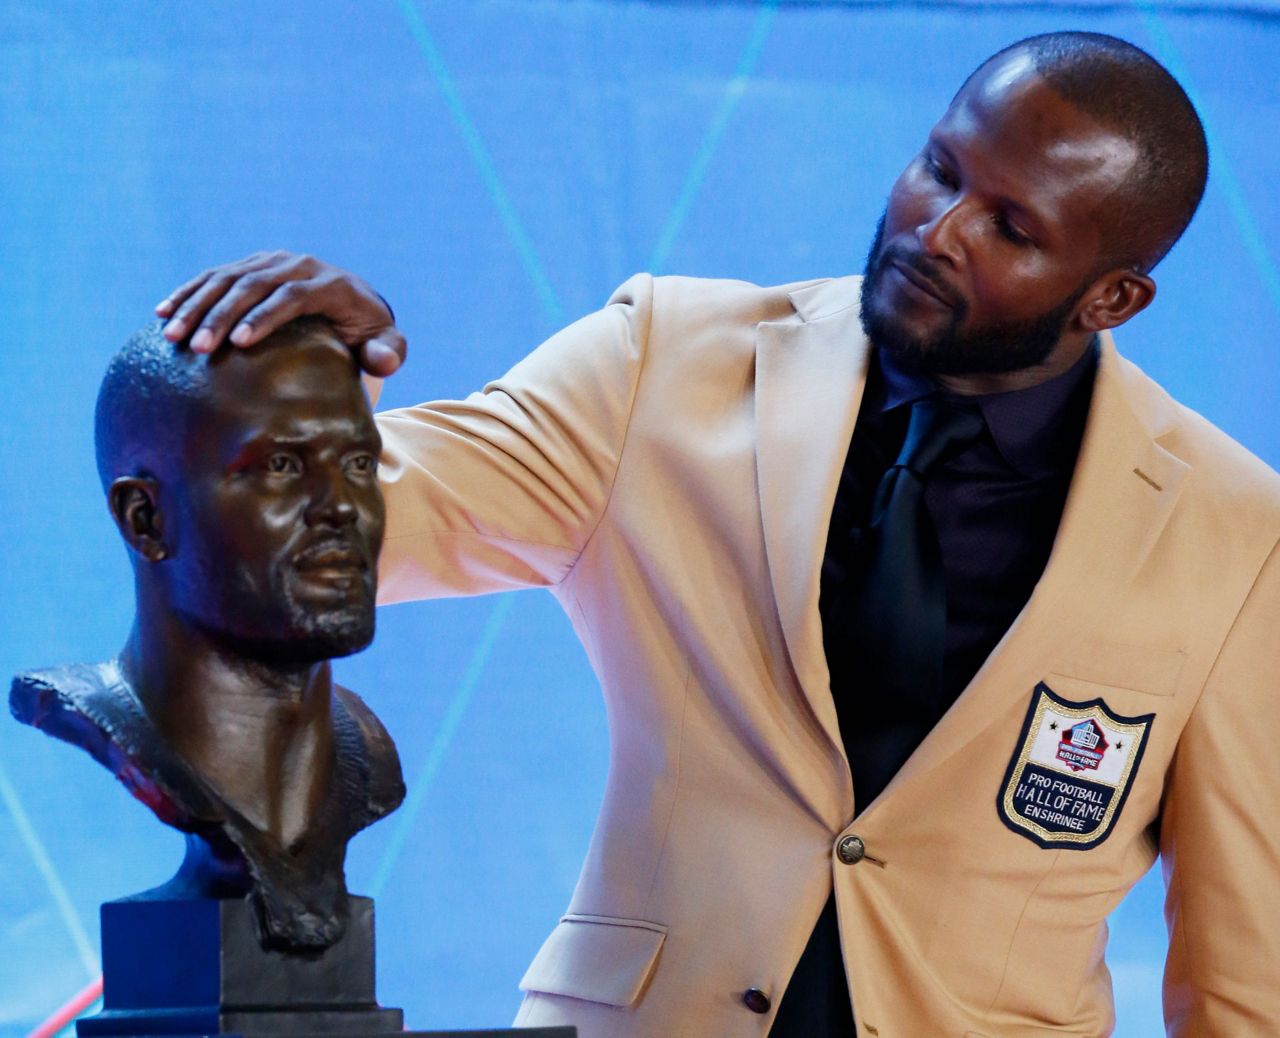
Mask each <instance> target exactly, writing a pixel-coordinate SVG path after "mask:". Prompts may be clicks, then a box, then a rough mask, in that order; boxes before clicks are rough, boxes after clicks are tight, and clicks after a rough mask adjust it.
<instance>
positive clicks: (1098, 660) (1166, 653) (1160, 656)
mask: <svg viewBox="0 0 1280 1038" xmlns="http://www.w3.org/2000/svg"><path fill="white" fill-rule="evenodd" d="M1186 660H1187V656H1186V653H1184V652H1182V651H1181V650H1178V649H1152V648H1146V647H1143V646H1137V645H1124V644H1121V643H1119V642H1090V643H1088V644H1086V645H1081V646H1079V647H1077V648H1075V649H1073V650H1072V651H1070V652H1067V653H1064V654H1063V655H1062V656H1061V657H1059V658H1058V659H1057V660H1055V661H1054V663H1053V665H1052V666H1051V667H1050V668H1049V674H1048V676H1047V680H1048V683H1049V685H1050V686H1053V679H1054V677H1058V676H1061V677H1065V678H1066V679H1067V680H1068V681H1074V682H1080V683H1083V684H1087V685H1097V686H1099V687H1100V688H1102V689H1107V688H1118V689H1123V690H1125V691H1128V692H1145V693H1146V694H1147V695H1152V696H1171V695H1173V694H1174V692H1175V691H1176V689H1177V685H1178V678H1179V676H1180V675H1181V674H1182V665H1183V664H1184V663H1185V662H1186Z"/></svg>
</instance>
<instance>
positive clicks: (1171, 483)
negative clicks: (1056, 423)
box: [873, 335, 1189, 806]
mask: <svg viewBox="0 0 1280 1038" xmlns="http://www.w3.org/2000/svg"><path fill="white" fill-rule="evenodd" d="M1139 380H1143V376H1142V375H1141V374H1140V373H1139V372H1137V370H1136V369H1134V368H1133V367H1132V366H1131V365H1129V364H1128V362H1126V361H1124V360H1122V359H1121V358H1120V357H1119V356H1118V355H1117V354H1116V352H1115V347H1114V345H1113V344H1112V342H1111V338H1110V336H1109V335H1108V336H1104V338H1103V348H1102V355H1101V358H1100V363H1099V368H1098V374H1097V381H1096V382H1095V385H1094V392H1093V400H1092V403H1091V405H1090V409H1089V417H1088V421H1087V424H1086V426H1085V434H1084V440H1083V442H1082V443H1081V446H1080V457H1079V459H1078V461H1077V462H1076V470H1075V473H1074V475H1073V476H1072V481H1071V489H1070V491H1069V493H1068V497H1067V503H1066V507H1065V508H1064V510H1063V513H1062V521H1061V524H1060V525H1059V528H1058V535H1057V538H1056V540H1055V541H1054V546H1053V552H1052V554H1051V555H1050V558H1049V562H1048V565H1047V566H1046V567H1045V571H1044V574H1043V576H1042V577H1041V578H1040V582H1039V583H1038V584H1037V585H1036V589H1035V592H1034V593H1033V594H1032V596H1031V599H1030V601H1028V603H1027V605H1026V607H1025V608H1024V609H1023V610H1022V613H1021V614H1020V615H1019V616H1018V618H1017V620H1015V621H1014V623H1013V625H1012V626H1011V627H1010V628H1009V630H1008V632H1006V634H1005V636H1004V638H1003V639H1002V640H1001V641H1000V644H999V645H997V646H996V648H995V650H994V651H993V652H992V653H991V655H990V657H988V659H987V661H986V663H985V664H984V665H983V667H982V669H981V670H979V672H978V673H977V675H976V676H975V677H974V679H973V681H971V682H970V684H969V686H968V688H967V689H966V690H965V691H964V693H963V694H962V695H961V696H960V698H959V699H958V700H957V701H956V703H955V704H954V705H953V706H952V708H951V709H950V710H949V711H948V712H947V714H946V715H945V716H944V717H943V718H942V720H941V721H940V722H939V723H938V724H937V725H936V726H935V727H934V729H933V731H932V732H931V733H930V734H929V736H928V738H927V739H925V741H924V742H923V743H922V744H921V745H920V747H919V749H917V750H916V752H915V753H914V754H913V755H912V756H911V758H910V759H909V760H908V761H907V763H906V764H905V765H904V766H903V768H902V770H901V771H899V773H898V774H897V776H896V777H895V778H894V780H893V781H892V782H891V783H890V784H889V786H888V788H887V789H886V790H885V791H884V793H883V794H882V795H881V799H883V797H885V796H888V795H890V794H892V793H894V792H895V791H897V790H900V789H901V788H902V787H903V786H904V785H905V784H907V783H910V782H911V781H913V779H915V778H916V777H917V776H921V775H923V774H925V773H927V772H928V771H929V770H930V769H932V768H934V767H936V766H937V765H939V764H940V763H942V762H944V761H945V760H947V759H948V758H949V757H951V756H952V755H954V754H956V753H958V752H960V751H961V750H963V749H964V748H965V747H966V746H967V745H968V744H969V743H970V742H972V741H973V740H974V739H975V738H977V737H978V736H979V735H981V734H982V732H983V730H985V729H986V728H987V727H989V726H990V725H991V724H993V723H995V720H996V719H997V718H998V717H1000V716H1001V714H1002V713H1003V712H1004V711H1005V710H1006V709H1007V707H1008V706H1009V705H1010V703H1011V702H1012V701H1013V700H1015V699H1025V698H1026V697H1027V696H1029V695H1030V694H1031V690H1032V688H1033V687H1034V685H1035V683H1036V681H1037V680H1038V679H1040V678H1041V677H1043V671H1044V669H1045V666H1046V664H1047V663H1048V662H1049V661H1050V660H1052V658H1053V657H1054V655H1055V653H1056V652H1057V651H1058V650H1059V649H1060V648H1062V647H1063V646H1064V645H1065V643H1066V642H1067V641H1068V640H1069V639H1070V638H1071V637H1072V635H1074V634H1076V633H1077V632H1078V631H1079V630H1080V629H1081V628H1082V627H1083V626H1084V625H1085V624H1086V623H1087V622H1088V621H1089V620H1090V619H1091V618H1093V617H1096V616H1097V615H1099V613H1101V612H1102V611H1104V610H1105V609H1106V608H1107V606H1109V605H1110V604H1111V603H1112V602H1113V601H1114V600H1115V599H1116V597H1117V596H1119V595H1122V594H1123V593H1124V591H1125V589H1126V588H1127V587H1128V585H1129V584H1130V582H1131V581H1132V580H1133V578H1134V576H1135V575H1136V574H1137V571H1138V569H1139V567H1141V565H1142V563H1143V561H1144V560H1145V559H1146V557H1147V555H1148V553H1149V552H1150V551H1151V548H1152V547H1153V546H1154V544H1155V542H1156V540H1157V538H1158V537H1159V535H1160V532H1161V530H1163V529H1164V526H1165V523H1166V522H1167V521H1168V518H1169V515H1170V512H1171V511H1172V509H1173V506H1174V504H1175V502H1176V501H1177V499H1178V494H1179V491H1180V488H1181V485H1182V480H1183V478H1184V476H1185V475H1186V473H1187V472H1188V471H1189V466H1188V465H1187V464H1186V463H1185V462H1184V461H1182V460H1181V459H1179V458H1177V457H1176V456H1174V455H1173V454H1171V453H1170V452H1168V451H1166V450H1165V449H1164V448H1163V447H1161V446H1160V444H1159V443H1158V442H1157V439H1158V437H1159V436H1160V434H1161V433H1162V432H1164V431H1165V429H1164V428H1163V427H1162V426H1163V425H1167V418H1168V414H1167V411H1164V409H1163V408H1161V407H1154V408H1152V410H1153V411H1154V412H1156V413H1154V414H1146V413H1144V411H1143V404H1144V403H1149V402H1150V396H1151V391H1150V389H1148V388H1146V387H1145V386H1140V385H1137V383H1138V382H1139ZM1144 392H1145V394H1146V398H1147V399H1146V400H1144V399H1143V393H1144ZM1162 418H1164V419H1166V421H1163V422H1162ZM879 802H880V801H879V800H877V803H879ZM873 806H874V805H873Z"/></svg>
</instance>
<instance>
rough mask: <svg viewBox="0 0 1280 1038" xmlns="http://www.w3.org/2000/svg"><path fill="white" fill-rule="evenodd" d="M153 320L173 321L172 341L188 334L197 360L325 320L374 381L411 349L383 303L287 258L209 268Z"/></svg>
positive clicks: (343, 276)
mask: <svg viewBox="0 0 1280 1038" xmlns="http://www.w3.org/2000/svg"><path fill="white" fill-rule="evenodd" d="M156 314H157V316H159V317H167V318H169V319H170V320H169V323H168V324H166V325H165V328H164V334H165V337H166V338H167V339H169V340H170V341H172V342H178V341H179V340H181V339H184V338H186V337H187V336H188V335H190V336H191V348H192V349H193V350H194V351H196V352H197V353H212V352H213V351H214V350H215V349H217V347H218V346H219V345H220V344H221V343H222V341H223V340H224V339H228V340H229V341H230V342H231V344H232V345H233V346H252V345H253V344H254V343H256V342H259V341H261V340H262V339H264V338H265V337H266V336H268V335H270V334H271V333H272V332H273V331H275V330H276V329H277V328H279V327H280V326H281V325H283V324H287V323H288V322H289V321H292V320H293V319H294V318H295V317H301V316H303V315H305V314H316V315H318V316H320V317H325V318H327V319H328V320H329V321H330V322H331V323H332V324H333V327H334V331H335V332H336V333H337V335H338V337H339V338H340V339H342V341H343V342H345V343H346V344H347V345H348V346H350V347H351V349H352V350H353V352H354V353H355V355H356V358H357V360H359V362H360V366H361V367H362V368H363V369H364V370H365V371H367V372H368V373H369V374H370V375H376V376H378V377H385V376H386V375H390V374H391V373H392V372H394V371H395V370H396V369H398V368H399V367H400V365H401V364H403V363H404V358H405V354H406V352H407V350H408V346H407V344H406V342H405V338H404V336H403V335H402V334H401V333H400V330H399V329H398V328H397V327H396V326H395V317H394V315H393V314H392V313H391V310H390V308H389V307H388V306H387V303H386V301H385V300H383V298H382V297H381V296H380V295H378V293H377V292H375V291H374V290H373V289H372V288H370V287H369V286H368V285H367V284H366V283H365V282H364V281H362V280H361V279H360V278H358V277H356V276H355V275H354V274H349V273H347V272H346V271H345V270H339V269H338V268H337V267H331V266H329V264H327V263H324V262H322V261H320V260H318V259H315V258H313V257H311V256H305V255H303V256H298V255H295V254H293V253H289V252H255V253H254V254H253V255H252V256H248V257H246V258H245V259H242V260H239V261H237V262H235V263H227V264H224V265H222V266H220V267H211V268H210V269H208V270H206V271H204V272H203V273H201V274H199V275H197V276H196V277H194V278H192V279H191V280H190V281H188V282H187V283H186V284H184V285H181V286H179V287H178V288H176V289H174V290H173V291H172V292H171V293H170V294H169V296H168V297H167V298H166V299H165V300H164V301H163V302H162V303H160V304H159V305H158V306H156ZM193 333H194V334H193ZM228 333H229V334H228Z"/></svg>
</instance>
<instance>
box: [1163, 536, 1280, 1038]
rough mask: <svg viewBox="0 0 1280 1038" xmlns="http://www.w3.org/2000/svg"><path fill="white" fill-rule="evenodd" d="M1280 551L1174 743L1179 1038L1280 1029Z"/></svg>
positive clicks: (1172, 883)
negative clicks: (1175, 746) (1176, 743)
mask: <svg viewBox="0 0 1280 1038" xmlns="http://www.w3.org/2000/svg"><path fill="white" fill-rule="evenodd" d="M1278 810H1280V548H1278V549H1273V551H1272V553H1271V557H1270V559H1269V560H1268V562H1267V563H1266V564H1265V565H1264V566H1263V568H1262V571H1261V572H1260V573H1259V575H1258V578H1257V580H1256V582H1255V583H1254V586H1253V589H1252V590H1251V592H1250V594H1249V597H1248V599H1247V600H1246V601H1245V604H1244V607H1243V608H1242V610H1241V611H1240V614H1239V615H1238V616H1237V617H1236V621H1235V624H1234V625H1233V626H1232V629H1231V633H1230V634H1229V636H1228V638H1227V640H1226V642H1225V643H1224V645H1223V648H1222V651H1221V653H1220V654H1219V657H1218V660H1217V662H1216V663H1215V665H1214V668H1213V671H1212V673H1211V675H1210V678H1209V681H1208V683H1207V685H1206V686H1205V689H1204V691H1203V692H1202V694H1201V698H1200V701H1199V703H1198V704H1197V706H1196V708H1195V710H1194V712H1193V713H1192V715H1191V718H1190V720H1189V721H1188V723H1187V726H1186V728H1185V729H1184V731H1183V734H1182V736H1181V738H1180V740H1179V742H1178V748H1177V751H1176V753H1175V755H1174V761H1173V767H1172V770H1171V771H1170V774H1169V778H1168V782H1167V786H1166V791H1165V806H1164V811H1163V813H1162V818H1161V837H1160V842H1161V854H1162V857H1163V861H1164V874H1165V885H1166V888H1167V899H1166V906H1165V915H1166V918H1167V921H1168V924H1169V958H1168V962H1167V963H1166V967H1165V985H1164V1002H1165V1021H1166V1023H1167V1026H1168V1032H1169V1034H1170V1035H1171V1036H1176V1038H1234V1036H1236V1035H1254V1034H1256V1035H1263V1034H1280V815H1278V814H1277V812H1278Z"/></svg>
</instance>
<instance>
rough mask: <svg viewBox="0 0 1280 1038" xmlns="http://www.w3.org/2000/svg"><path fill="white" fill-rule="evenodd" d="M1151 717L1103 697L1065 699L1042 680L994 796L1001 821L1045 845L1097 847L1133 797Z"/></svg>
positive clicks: (1153, 717) (1153, 715) (1079, 847)
mask: <svg viewBox="0 0 1280 1038" xmlns="http://www.w3.org/2000/svg"><path fill="white" fill-rule="evenodd" d="M1153 720H1155V714H1146V715H1144V716H1142V717H1121V716H1120V715H1119V714H1116V713H1113V712H1112V710H1111V709H1110V708H1109V707H1108V706H1107V704H1106V703H1104V702H1103V701H1102V700H1101V699H1092V700H1090V701H1089V702H1087V703H1071V702H1068V701H1067V700H1065V699H1063V698H1062V697H1061V696H1059V695H1058V694H1057V693H1055V692H1054V691H1053V689H1051V688H1050V687H1049V686H1048V685H1046V684H1045V683H1044V682H1043V681H1042V682H1040V684H1038V685H1037V686H1036V690H1035V692H1034V693H1033V694H1032V697H1031V708H1030V709H1029V710H1028V711H1027V720H1026V722H1025V723H1024V724H1023V726H1022V734H1021V735H1020V736H1019V737H1018V745H1017V748H1016V750H1015V751H1014V754H1013V759H1012V760H1010V761H1009V770H1008V771H1006V772H1005V777H1004V785H1003V788H1002V789H1001V791H1000V796H999V798H998V799H997V801H996V803H997V806H998V809H999V811H1000V818H1001V820H1002V821H1003V822H1004V824H1005V825H1007V826H1008V827H1009V828H1010V829H1012V830H1013V831H1014V832H1015V833H1019V834H1021V835H1022V836H1025V837H1026V838H1027V839H1028V840H1032V841H1033V842H1035V843H1038V844H1039V845H1040V846H1041V847H1063V848H1068V849H1072V850H1087V849H1088V848H1090V847H1094V846H1097V845H1098V844H1099V843H1101V842H1102V841H1103V840H1105V839H1106V838H1107V836H1108V835H1109V834H1110V832H1111V829H1112V827H1113V826H1114V825H1115V821H1116V818H1117V817H1119V814H1120V808H1121V807H1123V806H1124V802H1125V799H1126V798H1127V797H1128V796H1129V789H1130V787H1131V786H1132V785H1133V779H1134V776H1135V775H1136V774H1137V772H1138V765H1139V763H1141V761H1142V753H1143V751H1144V750H1145V749H1146V747H1147V736H1148V735H1149V734H1150V732H1151V722H1152V721H1153Z"/></svg>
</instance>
